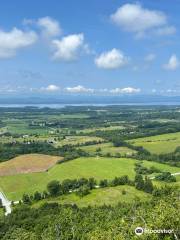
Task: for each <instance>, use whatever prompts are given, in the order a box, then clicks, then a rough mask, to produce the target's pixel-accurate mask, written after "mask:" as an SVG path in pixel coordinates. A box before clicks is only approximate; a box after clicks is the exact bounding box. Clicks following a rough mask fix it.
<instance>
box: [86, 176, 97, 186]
mask: <svg viewBox="0 0 180 240" xmlns="http://www.w3.org/2000/svg"><path fill="white" fill-rule="evenodd" d="M96 184H97V183H96V180H95V179H94V178H89V180H88V187H89V189H93V188H95V186H96Z"/></svg>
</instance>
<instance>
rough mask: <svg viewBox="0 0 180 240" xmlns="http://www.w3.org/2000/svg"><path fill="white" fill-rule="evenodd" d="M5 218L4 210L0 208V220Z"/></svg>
mask: <svg viewBox="0 0 180 240" xmlns="http://www.w3.org/2000/svg"><path fill="white" fill-rule="evenodd" d="M3 216H4V210H3V208H0V218H1V217H3Z"/></svg>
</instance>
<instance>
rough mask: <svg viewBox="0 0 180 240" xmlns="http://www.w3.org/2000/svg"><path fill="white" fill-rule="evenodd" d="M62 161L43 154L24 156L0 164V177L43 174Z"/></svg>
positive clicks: (56, 157)
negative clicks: (34, 173)
mask: <svg viewBox="0 0 180 240" xmlns="http://www.w3.org/2000/svg"><path fill="white" fill-rule="evenodd" d="M61 159H63V158H62V157H58V156H49V155H44V154H25V155H21V156H18V157H15V158H13V159H11V160H9V161H6V162H2V163H1V164H0V176H7V175H16V174H20V173H32V172H44V171H47V170H48V169H49V168H50V167H52V166H53V165H54V164H56V163H57V161H59V160H61Z"/></svg>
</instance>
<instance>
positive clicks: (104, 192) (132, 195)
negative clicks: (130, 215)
mask: <svg viewBox="0 0 180 240" xmlns="http://www.w3.org/2000/svg"><path fill="white" fill-rule="evenodd" d="M123 190H125V191H126V194H125V195H123V194H122V191H123ZM136 198H140V200H141V201H146V200H149V199H150V198H151V195H150V194H148V193H145V192H143V191H139V190H137V189H135V187H131V186H126V185H124V186H117V187H107V188H101V189H94V190H92V191H91V193H90V194H88V195H86V196H84V197H83V198H80V197H79V196H77V195H76V194H75V193H71V194H68V195H64V196H60V197H57V198H50V199H45V200H41V201H39V202H37V203H35V204H34V205H33V206H34V207H37V206H40V205H42V204H43V203H45V202H49V203H52V202H58V203H59V204H77V205H78V206H79V207H87V206H95V205H96V206H101V205H104V204H106V205H116V204H118V203H119V202H132V201H133V200H134V199H136Z"/></svg>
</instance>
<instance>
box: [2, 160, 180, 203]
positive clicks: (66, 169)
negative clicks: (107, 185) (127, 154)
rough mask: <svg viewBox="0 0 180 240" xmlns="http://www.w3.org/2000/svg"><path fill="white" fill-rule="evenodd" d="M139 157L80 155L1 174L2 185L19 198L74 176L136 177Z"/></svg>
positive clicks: (172, 169)
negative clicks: (30, 169)
mask: <svg viewBox="0 0 180 240" xmlns="http://www.w3.org/2000/svg"><path fill="white" fill-rule="evenodd" d="M135 162H136V160H134V159H128V158H105V157H102V158H101V157H90V158H78V159H75V160H72V161H68V162H66V163H62V164H57V165H55V166H54V167H52V168H51V169H50V170H49V171H48V172H43V173H28V174H17V175H14V176H3V177H0V187H1V188H2V189H3V191H4V193H5V194H6V195H7V196H8V198H9V199H10V200H18V199H20V198H21V197H22V194H23V193H31V194H32V193H34V192H35V191H36V190H38V191H41V192H42V191H43V190H45V189H46V185H47V183H48V182H50V181H51V180H60V181H62V180H64V179H74V178H76V179H77V178H81V177H85V178H90V177H94V178H95V179H97V180H101V179H105V178H106V179H113V178H114V177H118V176H122V175H128V176H129V178H131V179H133V178H134V176H135V172H134V164H135ZM143 162H144V166H148V167H150V166H155V167H157V168H159V169H161V170H164V171H169V172H171V173H175V172H179V171H180V169H179V168H177V167H171V166H168V165H165V164H160V163H156V162H149V161H143Z"/></svg>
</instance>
